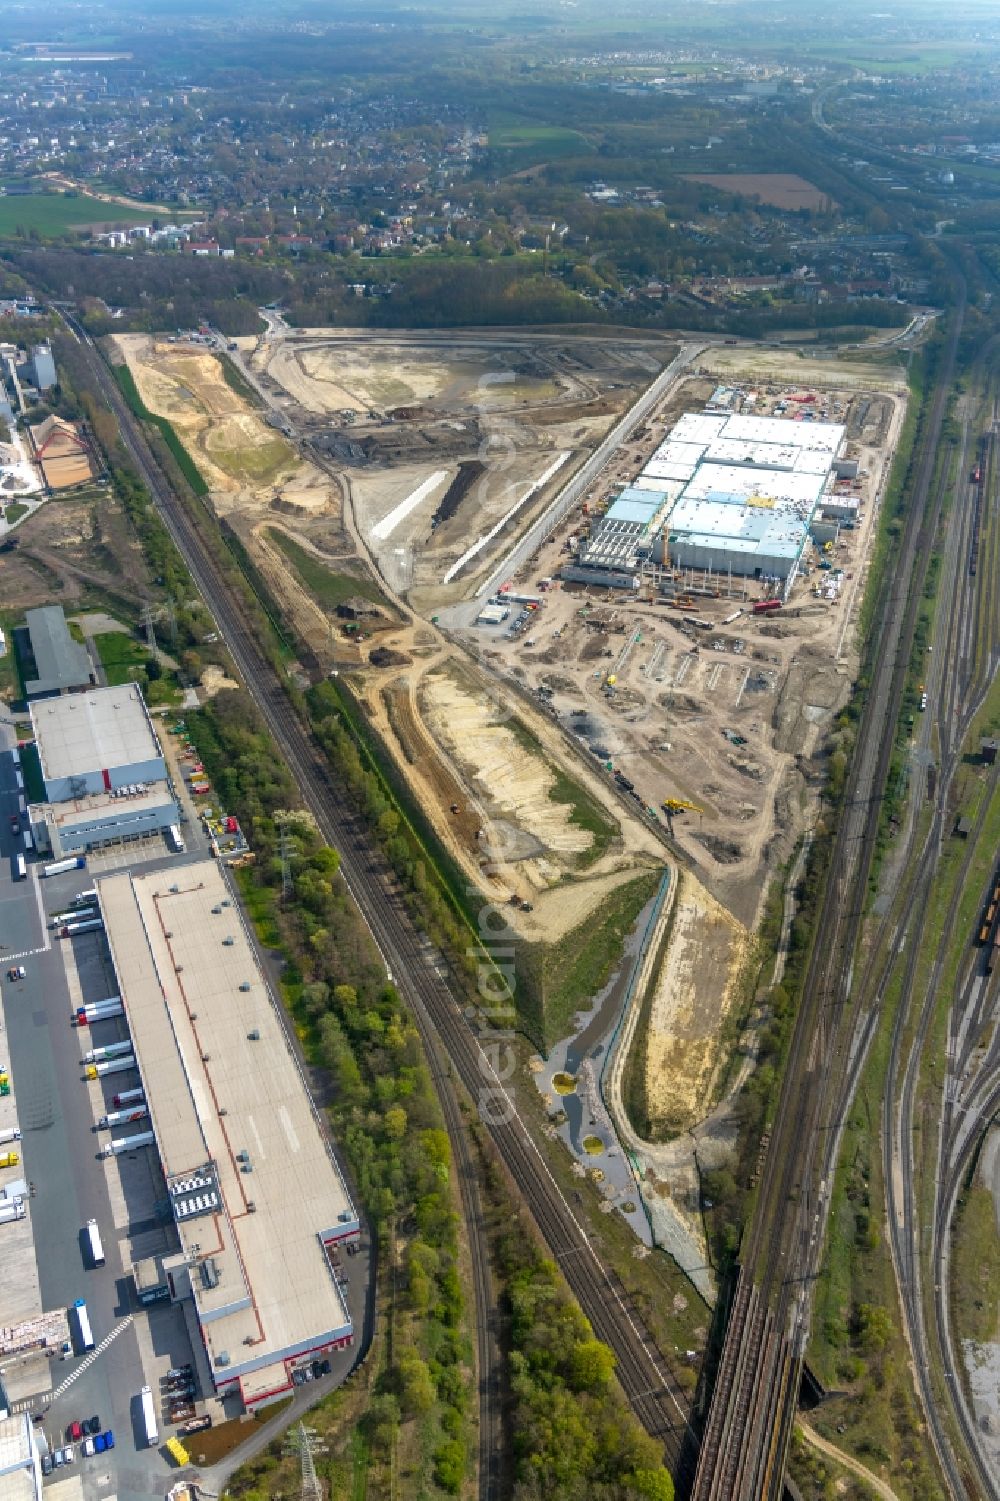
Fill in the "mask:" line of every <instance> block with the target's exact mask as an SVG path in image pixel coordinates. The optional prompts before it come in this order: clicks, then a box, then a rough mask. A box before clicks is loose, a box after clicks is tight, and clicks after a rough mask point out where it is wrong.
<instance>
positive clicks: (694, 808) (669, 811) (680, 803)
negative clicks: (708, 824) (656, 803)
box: [660, 797, 705, 834]
mask: <svg viewBox="0 0 1000 1501" xmlns="http://www.w3.org/2000/svg"><path fill="white" fill-rule="evenodd" d="M660 807H661V808H662V809H663V811H664V813H665V814H666V815H667V829H668V831H669V833H670V834H673V832H674V815H675V814H677V813H704V811H705V810H704V808H699V807H698V804H697V803H689V802H687V801H686V800H685V799H684V798H682V797H665V798H664V799H663V802H662V803H661V804H660Z"/></svg>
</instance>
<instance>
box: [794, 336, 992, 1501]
mask: <svg viewBox="0 0 1000 1501" xmlns="http://www.w3.org/2000/svg"><path fill="white" fill-rule="evenodd" d="M992 347H993V346H992V344H991V345H987V346H986V347H985V348H984V350H983V351H982V353H981V356H980V359H979V361H977V366H978V367H979V368H978V369H974V370H973V372H972V376H971V379H970V385H971V386H973V387H974V388H975V387H976V385H977V381H978V379H979V378H980V377H981V373H982V372H981V366H982V364H983V362H984V360H985V359H986V358H987V357H988V356H989V355H990V354H991V352H992ZM968 427H969V422H968V420H967V421H966V423H965V427H964V431H963V440H962V449H961V453H960V457H959V460H958V464H957V473H958V475H959V476H960V477H961V476H963V475H964V474H965V473H966V465H967V459H968V455H969V436H968ZM978 452H979V454H980V458H982V456H983V454H984V452H986V453H989V452H991V444H989V443H988V444H986V445H984V444H983V442H982V440H981V441H980V443H979V445H978ZM982 473H983V471H982V470H980V481H976V480H973V481H972V484H971V487H970V488H971V494H970V493H969V492H966V491H963V489H962V481H961V479H960V484H959V491H958V500H957V503H956V506H955V508H954V511H953V513H952V516H951V517H950V518H949V524H948V529H947V535H946V544H945V549H944V553H943V566H942V572H941V579H940V583H939V589H938V595H939V600H940V604H939V609H938V613H937V615H936V617H935V640H934V656H933V659H932V660H933V664H934V667H933V671H932V673H931V676H930V678H929V679H928V681H929V684H930V685H931V687H930V693H931V696H932V698H933V701H934V702H933V709H932V711H931V713H929V714H928V718H927V721H926V724H925V729H924V732H923V735H922V737H921V739H922V742H923V745H924V747H925V749H926V748H927V747H928V746H929V745H930V741H931V734H930V719H931V715H933V720H934V729H935V732H936V735H937V741H938V745H939V747H940V755H939V761H938V766H937V772H938V775H937V776H936V777H933V778H931V776H930V770H931V768H930V766H929V765H928V766H924V767H922V766H921V763H920V761H919V760H917V761H915V762H914V779H913V783H912V786H911V792H910V797H911V803H912V804H913V805H914V806H915V805H917V804H918V803H920V802H921V801H922V800H923V799H924V798H925V796H926V797H928V798H931V799H933V801H934V805H935V810H934V818H933V821H932V824H931V827H930V829H929V831H928V833H927V836H926V837H925V839H924V840H923V843H922V845H921V848H920V849H913V848H911V846H912V842H913V834H914V820H913V818H912V817H911V823H910V827H909V832H908V834H907V835H906V836H905V838H906V840H907V843H906V845H905V847H904V850H903V851H902V852H901V853H900V856H899V860H898V863H897V869H902V868H904V867H905V869H906V871H907V877H906V880H905V881H904V882H903V883H902V885H901V887H900V889H899V891H898V892H897V894H896V900H895V902H894V903H893V904H890V906H889V909H888V910H887V911H886V913H885V915H884V917H883V918H882V921H881V923H880V924H879V926H878V929H877V932H876V934H875V935H874V938H873V941H872V942H871V944H870V948H869V958H868V960H867V961H866V965H865V970H864V974H863V976H862V978H861V981H860V983H859V985H858V987H857V993H858V996H859V997H860V1000H861V1008H860V1011H859V1016H858V1022H857V1025H856V1030H855V1036H854V1041H853V1044H852V1049H851V1053H850V1056H849V1058H848V1059H847V1060H846V1066H845V1067H844V1068H843V1069H842V1076H843V1079H844V1082H843V1085H842V1087H841V1090H840V1092H839V1094H838V1095H837V1097H836V1099H835V1101H834V1103H833V1105H832V1107H831V1114H830V1116H829V1118H828V1120H827V1127H826V1129H827V1147H826V1153H825V1158H824V1169H823V1171H824V1176H825V1177H826V1178H827V1179H828V1180H831V1181H832V1176H833V1172H834V1170H835V1167H836V1163H837V1160H838V1158H839V1155H840V1145H841V1141H842V1136H843V1128H844V1125H845V1123H846V1118H847V1114H848V1112H849V1110H850V1108H851V1106H852V1103H853V1097H854V1090H855V1087H856V1084H857V1080H858V1078H859V1076H860V1073H861V1069H862V1067H863V1064H864V1061H865V1059H866V1057H867V1052H868V1048H869V1046H870V1044H871V1042H872V1040H873V1038H874V1036H875V1033H876V1030H877V1024H878V1021H879V1015H880V1009H881V1006H882V1002H883V1000H884V998H885V994H886V991H887V988H888V985H889V982H890V980H891V979H892V978H893V976H894V975H895V974H896V972H897V968H898V964H899V963H900V956H901V955H902V956H903V957H902V960H901V962H902V966H903V974H902V985H901V990H902V1000H901V1002H900V1004H899V1006H898V1007H897V1010H896V1014H895V1021H894V1026H893V1031H892V1037H891V1042H890V1061H889V1065H888V1069H887V1083H886V1087H885V1089H884V1092H883V1093H884V1098H883V1107H882V1109H883V1115H882V1143H883V1149H884V1153H885V1160H884V1163H883V1176H884V1179H885V1182H886V1184H887V1194H888V1196H889V1203H888V1212H889V1223H890V1247H891V1250H892V1254H893V1258H894V1265H895V1268H896V1273H897V1280H898V1282H899V1286H900V1298H901V1305H902V1307H903V1311H904V1318H905V1321H906V1329H907V1335H908V1338H909V1341H910V1346H911V1350H912V1352H913V1363H914V1368H915V1369H916V1370H917V1372H918V1383H917V1384H918V1390H919V1392H920V1396H921V1399H922V1402H923V1405H924V1407H925V1410H926V1413H927V1422H928V1430H929V1432H930V1434H931V1437H932V1440H933V1442H934V1446H935V1450H936V1452H937V1454H938V1458H939V1463H940V1465H941V1469H942V1472H943V1473H944V1474H945V1475H946V1477H947V1479H948V1483H949V1486H950V1487H951V1490H952V1493H953V1494H954V1495H956V1496H962V1497H966V1496H968V1495H970V1494H980V1492H978V1491H975V1490H970V1489H969V1484H967V1483H966V1476H964V1475H963V1474H962V1468H961V1464H960V1462H959V1460H958V1459H957V1458H956V1455H955V1454H954V1452H953V1449H952V1445H951V1443H950V1441H949V1438H948V1435H947V1432H946V1429H945V1425H944V1424H943V1422H942V1418H941V1413H940V1411H939V1408H940V1405H941V1404H940V1402H937V1401H935V1400H934V1396H933V1394H932V1393H931V1391H930V1384H929V1375H928V1372H929V1369H930V1360H929V1357H928V1352H927V1341H926V1338H925V1331H924V1316H923V1309H922V1302H921V1298H922V1294H921V1291H920V1285H921V1283H920V1264H919V1255H918V1234H917V1232H916V1230H915V1220H914V1204H915V1197H914V1193H913V1163H912V1143H913V1130H914V1121H913V1102H914V1096H915V1088H916V1082H917V1077H918V1065H919V1062H920V1058H921V1055H922V1050H923V1047H924V1043H925V1041H926V1038H927V1035H928V1031H929V1028H930V1025H931V1021H932V1018H933V1012H934V1004H933V1002H934V997H935V995H936V993H937V989H938V981H939V979H940V972H941V966H942V964H943V954H942V955H939V962H938V963H937V964H936V966H935V970H934V973H933V974H932V976H931V979H930V983H929V985H928V989H927V992H926V994H925V1003H924V1005H923V1007H922V1008H921V1012H920V1016H919V1018H918V1020H917V1022H916V1033H915V1036H914V1037H913V1038H912V1039H911V1044H910V1047H909V1049H908V1050H907V1049H904V1041H905V1039H906V1036H907V1028H908V1026H909V1024H910V1010H909V1005H908V998H909V997H910V995H911V993H912V991H913V988H914V983H915V977H916V972H917V966H918V960H919V958H920V956H921V953H922V952H923V950H922V947H921V939H922V934H923V932H924V931H925V930H926V928H927V923H928V917H929V905H930V903H931V900H932V897H933V893H934V882H935V876H936V873H937V864H938V859H939V857H940V854H941V849H942V841H943V839H944V838H945V837H946V835H947V832H948V807H949V804H948V798H949V790H950V787H951V783H952V779H953V776H954V773H955V771H956V769H957V767H958V764H959V759H960V755H961V750H962V746H963V743H964V740H965V738H966V737H967V734H968V731H969V729H970V727H971V724H972V721H973V719H974V717H975V715H976V713H977V712H978V711H979V709H980V708H981V706H982V703H983V701H984V699H985V696H986V693H987V691H988V689H989V686H990V683H991V682H992V678H993V675H994V673H995V671H996V667H997V665H998V655H997V652H996V651H995V650H994V649H992V647H991V650H990V651H988V652H986V653H984V652H983V651H982V650H981V649H980V648H981V642H982V640H983V639H984V637H983V629H982V627H983V625H984V623H985V624H986V626H987V628H988V633H987V635H986V638H985V639H987V640H988V641H990V642H991V643H993V642H996V641H997V639H998V636H997V632H996V630H995V629H994V625H995V622H996V619H997V610H998V607H1000V602H998V599H997V593H996V590H997V578H998V566H1000V559H998V550H997V547H996V545H995V539H991V540H990V543H989V545H988V546H986V547H985V549H984V551H983V553H982V560H981V561H982V566H981V567H980V569H979V570H978V571H979V578H978V582H977V580H976V574H977V570H975V569H973V568H971V567H969V566H968V560H969V558H970V557H971V556H973V554H972V553H971V551H970V549H971V547H972V545H973V543H977V542H978V538H979V530H980V523H981V520H982V511H981V502H982V483H981V480H982ZM946 478H947V476H946V475H945V474H943V475H942V479H941V486H942V494H943V493H944V486H945V481H946ZM965 499H967V500H968V504H963V500H965ZM997 785H998V778H997V777H996V775H994V778H993V780H992V783H991V787H990V794H989V795H990V797H992V796H993V795H994V793H995V790H996V787H997ZM988 807H989V798H987V799H985V800H984V801H983V802H982V803H981V805H980V810H979V814H978V815H977V819H976V822H975V825H974V827H973V828H972V830H971V831H970V833H969V839H968V844H967V846H966V858H965V860H964V862H963V869H962V871H961V874H960V878H959V881H958V886H957V889H956V896H955V899H954V900H953V902H952V904H951V912H950V914H949V916H948V919H947V920H946V923H945V927H944V933H945V935H949V934H950V933H951V932H952V931H953V930H954V924H955V921H956V917H957V912H958V906H959V899H960V894H961V889H962V887H963V886H964V885H965V883H966V880H967V877H968V873H969V867H970V864H971V858H972V852H973V850H974V847H975V842H976V840H977V838H978V837H979V835H980V834H981V832H982V828H983V824H984V821H985V817H986V813H987V810H988ZM911 812H912V809H911ZM900 913H902V916H901V917H900V915H899V914H900ZM946 947H947V939H946V940H945V943H944V948H946ZM970 983H971V982H970ZM963 996H964V991H963ZM965 1005H966V1002H965V1000H964V999H963V998H957V999H956V1003H955V1007H953V1011H952V1015H953V1018H954V1016H955V1015H956V1011H957V1012H958V1013H959V1014H961V1015H963V1016H967V1012H965V1011H964V1010H963V1008H964V1007H965ZM985 1005H986V1001H985V991H983V993H982V995H981V996H980V1002H979V1012H978V1015H979V1020H978V1023H975V1022H974V1023H973V1027H972V1031H971V1032H969V1030H968V1028H967V1026H966V1023H965V1022H964V1021H963V1022H962V1024H961V1028H962V1029H964V1030H965V1031H966V1034H967V1041H966V1048H965V1054H964V1056H965V1058H966V1060H967V1056H968V1051H969V1049H970V1048H971V1047H972V1045H973V1044H972V1041H971V1037H972V1036H974V1035H978V1032H979V1030H980V1029H981V1027H982V1025H984V1024H985V1021H986V1011H985ZM953 1030H954V1027H953ZM959 1052H961V1049H960V1048H958V1047H957V1046H956V1047H955V1048H953V1049H952V1054H953V1055H955V1056H957V1055H958V1053H959ZM904 1054H905V1057H906V1060H907V1061H906V1066H905V1069H904V1068H903V1067H902V1060H903V1057H904ZM964 1066H965V1065H964V1063H962V1064H960V1065H959V1067H958V1069H957V1072H958V1073H961V1072H962V1070H963V1068H964ZM941 1140H942V1143H943V1141H944V1133H942V1137H941ZM942 1150H943V1146H942ZM897 1158H903V1159H905V1162H906V1170H905V1171H901V1183H900V1184H899V1185H898V1191H897V1180H896V1175H895V1172H894V1170H893V1164H894V1162H895V1161H896V1159H897ZM956 1171H958V1169H956ZM949 1181H950V1180H949V1179H948V1178H947V1177H946V1174H945V1168H944V1165H943V1163H942V1164H941V1165H940V1167H939V1171H938V1182H939V1184H940V1189H939V1200H940V1194H941V1193H947V1192H948V1191H949V1190H948V1188H947V1186H946V1185H947V1183H948V1182H949ZM956 1193H957V1189H956ZM939 1221H940V1214H939V1215H938V1222H939ZM936 1233H938V1234H940V1233H941V1232H940V1231H936ZM817 1267H818V1261H817ZM933 1282H934V1284H935V1288H936V1296H935V1302H936V1308H937V1312H936V1318H935V1322H936V1325H937V1327H938V1331H939V1339H938V1346H939V1352H940V1355H941V1356H943V1357H944V1364H945V1368H946V1369H947V1368H948V1366H949V1365H950V1364H951V1363H952V1361H951V1354H950V1346H949V1344H948V1341H947V1338H945V1337H943V1336H940V1329H941V1328H942V1327H943V1326H944V1327H946V1325H947V1315H946V1305H947V1276H946V1274H942V1273H936V1274H935V1276H934V1278H933ZM942 1289H944V1291H943V1293H942ZM938 1294H941V1296H940V1297H938V1296H937V1295H938ZM942 1306H944V1307H945V1317H944V1320H943V1321H942V1319H941V1317H940V1309H941V1307H942ZM951 1396H952V1398H957V1407H958V1410H957V1411H956V1414H955V1416H956V1420H957V1422H958V1426H959V1428H960V1430H961V1432H962V1436H963V1439H964V1442H965V1445H966V1450H967V1452H968V1453H969V1454H970V1455H971V1456H972V1461H973V1466H974V1468H975V1469H976V1470H977V1471H978V1472H979V1479H980V1481H984V1479H985V1474H984V1466H983V1463H982V1459H981V1456H978V1455H977V1454H976V1450H977V1447H978V1436H977V1434H976V1432H975V1427H974V1423H973V1422H972V1420H971V1417H970V1415H969V1413H968V1412H967V1411H964V1410H962V1409H963V1408H964V1402H963V1400H962V1392H961V1388H960V1386H957V1385H954V1384H953V1386H952V1388H951ZM971 1483H973V1484H974V1482H971ZM982 1494H992V1493H991V1492H990V1491H989V1488H988V1485H987V1486H986V1488H985V1489H984V1490H983V1491H982Z"/></svg>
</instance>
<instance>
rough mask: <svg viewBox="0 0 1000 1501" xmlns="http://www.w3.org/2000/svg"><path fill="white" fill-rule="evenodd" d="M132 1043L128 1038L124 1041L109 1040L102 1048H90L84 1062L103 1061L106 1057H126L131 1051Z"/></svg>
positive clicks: (85, 1054) (84, 1056)
mask: <svg viewBox="0 0 1000 1501" xmlns="http://www.w3.org/2000/svg"><path fill="white" fill-rule="evenodd" d="M131 1051H132V1044H131V1042H129V1041H128V1040H127V1039H126V1040H125V1041H123V1042H107V1043H105V1044H104V1046H103V1047H102V1048H90V1049H89V1051H88V1052H86V1053H84V1055H83V1061H84V1063H103V1062H104V1061H105V1059H106V1058H124V1057H125V1055H126V1054H127V1053H131Z"/></svg>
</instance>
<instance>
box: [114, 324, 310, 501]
mask: <svg viewBox="0 0 1000 1501" xmlns="http://www.w3.org/2000/svg"><path fill="white" fill-rule="evenodd" d="M114 342H115V344H116V346H117V348H118V349H119V351H120V353H121V354H122V356H123V358H124V359H125V360H126V362H127V364H128V367H129V369H130V371H131V372H132V376H133V378H134V380H135V383H136V386H137V387H138V390H139V394H140V396H141V397H142V399H143V401H144V402H145V404H146V406H147V407H148V408H149V410H150V411H151V412H155V413H156V414H157V416H160V417H166V418H167V420H168V421H169V422H171V423H172V424H173V427H174V430H175V431H176V433H177V435H178V437H179V438H180V439H181V441H182V442H183V443H184V445H185V447H187V448H188V450H189V451H190V453H191V455H192V457H193V458H194V460H195V463H196V464H197V465H198V468H199V469H200V470H201V473H202V475H203V476H204V479H205V481H206V483H207V484H208V485H209V487H210V489H211V492H212V499H213V503H214V504H215V506H216V509H217V510H218V511H220V513H226V512H230V511H236V512H240V511H245V510H247V509H249V510H252V511H257V512H258V513H259V512H260V510H262V509H264V508H266V507H268V506H270V505H272V504H274V503H276V502H281V501H285V502H286V503H287V504H290V505H291V506H293V507H295V508H296V509H299V510H302V511H306V512H314V511H323V510H325V509H328V508H330V507H332V506H334V505H335V504H336V501H337V500H338V499H339V497H338V496H337V493H336V487H335V486H334V485H332V484H331V481H330V480H329V478H328V477H327V476H326V475H324V474H321V473H320V471H318V470H317V469H316V468H315V466H314V465H311V464H309V463H306V462H303V461H302V460H300V459H299V457H298V455H297V454H296V452H295V450H294V449H293V448H292V446H291V445H290V444H289V443H288V442H287V440H286V439H285V438H283V437H282V436H281V435H280V434H279V433H278V432H277V431H276V430H275V429H274V428H273V427H270V426H269V425H268V424H267V423H266V422H265V421H264V419H263V417H262V415H261V414H260V413H259V412H258V411H256V410H255V409H252V408H251V407H249V406H248V405H247V403H246V402H245V401H244V400H243V398H242V397H241V396H240V395H239V394H238V393H237V392H236V391H234V390H233V389H232V388H231V387H230V386H229V385H227V383H226V380H225V376H224V375H223V372H222V366H221V364H220V363H219V361H218V359H217V358H216V357H215V355H213V354H211V353H208V352H206V351H205V350H203V349H199V348H197V347H193V346H191V345H185V344H170V343H167V342H165V341H163V340H154V339H153V338H151V337H150V336H149V335H147V334H118V335H116V336H115V340H114Z"/></svg>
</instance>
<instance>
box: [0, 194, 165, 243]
mask: <svg viewBox="0 0 1000 1501" xmlns="http://www.w3.org/2000/svg"><path fill="white" fill-rule="evenodd" d="M152 212H154V210H153V209H151V208H149V209H140V208H138V207H134V208H133V207H129V206H128V205H126V204H121V203H106V202H105V201H104V200H103V199H100V198H92V197H90V195H89V194H86V193H25V194H20V193H19V194H16V195H11V196H10V197H7V196H6V195H5V196H3V197H0V236H2V237H4V238H10V237H12V236H15V235H20V234H22V233H23V234H26V235H27V234H30V233H31V232H32V230H36V231H37V232H38V233H39V234H40V235H41V236H42V237H43V238H44V237H45V236H46V235H61V234H65V233H66V232H67V231H68V230H84V229H91V230H95V231H98V230H105V229H121V228H125V227H127V226H128V225H129V224H148V223H149V218H150V214H151V213H152Z"/></svg>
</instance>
